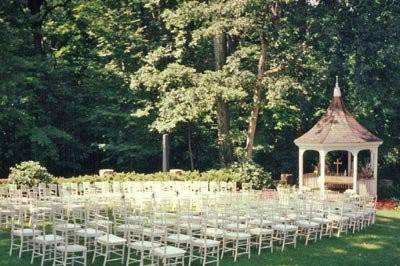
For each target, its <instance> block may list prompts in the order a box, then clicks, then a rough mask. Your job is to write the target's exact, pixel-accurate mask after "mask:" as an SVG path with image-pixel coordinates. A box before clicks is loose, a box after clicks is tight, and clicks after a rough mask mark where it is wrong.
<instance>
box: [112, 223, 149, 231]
mask: <svg viewBox="0 0 400 266" xmlns="http://www.w3.org/2000/svg"><path fill="white" fill-rule="evenodd" d="M142 228H143V227H142V226H140V225H137V224H121V225H118V226H116V227H115V230H117V232H125V231H129V232H137V231H140V230H141V229H142Z"/></svg>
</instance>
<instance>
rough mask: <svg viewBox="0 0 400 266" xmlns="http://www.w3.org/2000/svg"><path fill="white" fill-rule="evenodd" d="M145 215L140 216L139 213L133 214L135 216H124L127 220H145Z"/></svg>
mask: <svg viewBox="0 0 400 266" xmlns="http://www.w3.org/2000/svg"><path fill="white" fill-rule="evenodd" d="M146 219H147V218H146V217H145V216H140V215H135V216H129V217H128V218H126V220H127V221H129V222H133V223H135V222H144V221H146Z"/></svg>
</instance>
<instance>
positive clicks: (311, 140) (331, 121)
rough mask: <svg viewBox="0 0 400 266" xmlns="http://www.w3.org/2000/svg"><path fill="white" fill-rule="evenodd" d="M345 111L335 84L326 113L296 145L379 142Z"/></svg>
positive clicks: (297, 140) (296, 141) (378, 139)
mask: <svg viewBox="0 0 400 266" xmlns="http://www.w3.org/2000/svg"><path fill="white" fill-rule="evenodd" d="M381 141H382V140H381V139H380V138H378V137H376V136H375V135H373V134H372V133H371V132H369V131H368V130H367V129H366V128H364V127H363V126H362V125H361V124H360V123H358V122H357V120H356V119H355V118H354V117H353V116H352V115H351V114H350V113H349V111H347V109H346V107H345V105H344V103H343V99H342V97H341V93H340V89H339V86H338V84H337V83H336V87H335V92H334V97H333V99H332V101H331V104H330V105H329V107H328V110H327V111H326V113H325V114H324V115H323V116H322V118H321V119H320V120H319V121H318V122H317V124H315V125H314V127H312V128H311V129H310V130H309V131H308V132H307V133H305V134H304V135H303V136H301V137H299V138H298V139H296V140H295V143H296V144H350V143H366V142H381Z"/></svg>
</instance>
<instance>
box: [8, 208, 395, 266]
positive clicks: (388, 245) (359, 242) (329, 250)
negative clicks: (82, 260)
mask: <svg viewBox="0 0 400 266" xmlns="http://www.w3.org/2000/svg"><path fill="white" fill-rule="evenodd" d="M301 242H302V240H301ZM8 248H9V233H8V232H5V231H2V232H1V233H0V266H3V265H4V266H5V265H19V266H28V265H31V264H30V260H29V259H30V257H29V255H28V254H26V255H25V256H23V258H21V259H18V258H16V256H15V255H13V256H12V257H9V256H8ZM37 261H39V260H38V259H37ZM34 265H39V264H38V263H36V264H34ZM46 265H51V264H50V263H47V264H46ZM89 265H95V266H99V265H101V262H100V260H98V261H97V262H96V263H95V264H89ZM107 265H121V264H120V263H118V262H116V263H112V264H111V263H110V264H107ZM228 265H237V266H250V265H252V266H254V265H262V266H264V265H265V266H267V265H268V266H269V265H281V266H283V265H287V266H289V265H290V266H300V265H304V266H306V265H307V266H312V265H323V266H329V265H332V266H333V265H335V266H337V265H345V266H352V265H354V266H356V265H360V266H361V265H363V266H364V265H379V266H395V265H398V266H400V211H389V210H384V211H379V212H378V220H377V223H376V224H375V225H374V226H371V227H369V228H368V229H366V230H364V231H362V232H359V233H356V234H355V235H353V234H349V235H347V236H343V237H341V238H336V237H332V238H331V239H324V240H323V241H318V242H317V243H311V244H309V246H308V247H305V246H304V245H303V244H302V243H301V244H299V245H298V247H297V248H296V249H293V248H289V249H287V250H285V251H284V252H283V253H281V252H280V251H278V250H276V251H275V252H274V253H273V254H270V253H269V252H268V251H264V252H263V253H262V255H261V256H257V254H255V253H254V252H253V253H252V257H251V259H250V260H247V258H245V257H240V258H239V260H238V262H236V263H235V264H234V263H233V260H232V259H231V257H229V256H227V257H226V258H224V260H223V261H222V263H221V266H228Z"/></svg>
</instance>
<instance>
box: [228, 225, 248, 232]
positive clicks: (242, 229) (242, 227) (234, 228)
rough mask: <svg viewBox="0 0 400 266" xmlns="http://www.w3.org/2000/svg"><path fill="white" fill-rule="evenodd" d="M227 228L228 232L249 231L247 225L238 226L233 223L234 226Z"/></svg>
mask: <svg viewBox="0 0 400 266" xmlns="http://www.w3.org/2000/svg"><path fill="white" fill-rule="evenodd" d="M225 228H226V229H227V230H231V231H237V230H238V231H244V230H246V229H247V226H246V225H245V224H236V223H232V224H227V225H226V226H225Z"/></svg>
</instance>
